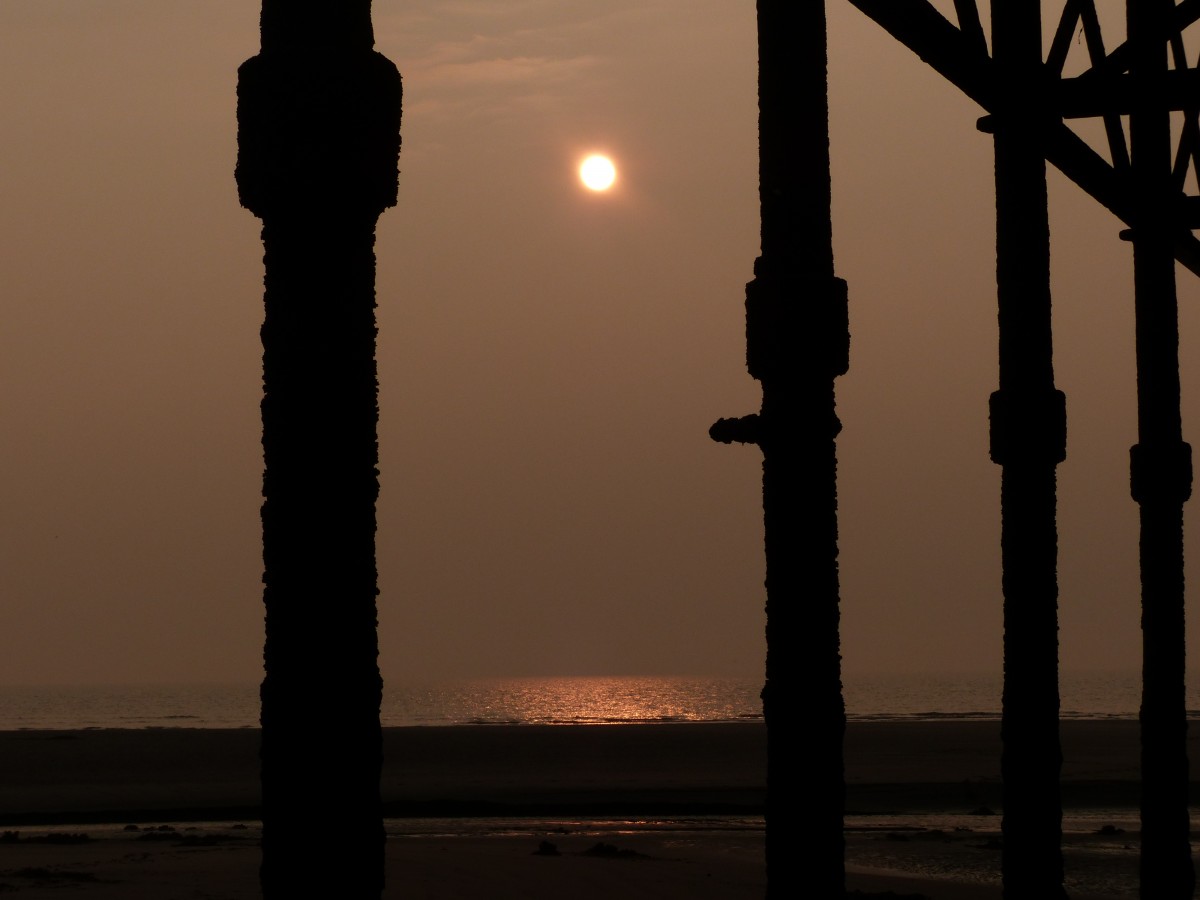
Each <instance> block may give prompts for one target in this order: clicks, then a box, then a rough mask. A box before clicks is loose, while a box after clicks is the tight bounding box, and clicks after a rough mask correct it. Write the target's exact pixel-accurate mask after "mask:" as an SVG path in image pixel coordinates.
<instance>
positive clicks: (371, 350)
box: [237, 0, 400, 900]
mask: <svg viewBox="0 0 1200 900" xmlns="http://www.w3.org/2000/svg"><path fill="white" fill-rule="evenodd" d="M370 12H371V10H370V0H264V2H263V9H262V20H261V25H262V50H261V52H260V53H259V55H258V56H255V57H253V58H252V59H250V60H247V61H246V63H244V64H243V65H242V67H241V69H240V70H239V73H238V164H237V183H238V190H239V196H240V198H241V201H242V204H243V205H244V206H246V207H247V208H248V209H249V210H250V211H251V212H253V213H254V214H255V215H256V216H258V217H259V218H260V219H262V223H263V230H262V236H263V246H264V249H265V258H264V261H265V265H266V279H265V287H266V291H265V307H266V314H265V319H264V322H263V327H262V341H263V387H264V396H263V401H262V418H263V456H264V460H265V464H266V471H265V476H264V479H263V496H264V502H263V507H262V524H263V561H264V566H265V571H264V575H263V582H264V586H265V587H264V595H263V596H264V603H265V606H266V646H265V671H266V674H265V678H264V680H263V684H262V734H263V737H262V753H261V756H262V791H263V861H262V870H261V876H262V887H263V896H264V897H265V898H268V900H275V898H288V900H292V898H295V897H300V896H318V897H347V898H349V897H362V898H366V897H373V898H378V897H379V895H380V892H381V890H382V888H383V842H384V833H383V822H382V817H381V812H380V800H379V773H380V762H381V740H380V727H379V706H380V694H381V689H382V682H381V679H380V675H379V666H378V660H377V657H378V643H377V638H376V605H375V598H376V594H377V593H378V591H377V588H376V582H377V579H376V568H375V501H376V497H377V495H378V492H379V483H378V471H377V468H376V466H377V464H378V450H377V444H376V424H377V420H378V406H377V393H378V382H377V378H376V370H375V332H376V328H375V255H374V241H375V222H376V220H377V218H378V217H379V215H380V213H381V212H382V211H383V210H384V209H385V208H387V207H389V206H392V205H394V204H395V202H396V179H397V156H398V153H399V148H400V143H399V126H400V77H399V74H398V73H397V71H396V68H395V66H393V65H392V64H391V63H390V62H389V61H388V60H387V59H385V58H384V57H383V56H381V55H379V54H378V53H376V52H375V51H374V50H373V49H372V48H373V45H374V38H373V34H372V29H371V15H370Z"/></svg>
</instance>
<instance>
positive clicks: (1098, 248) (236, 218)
mask: <svg viewBox="0 0 1200 900" xmlns="http://www.w3.org/2000/svg"><path fill="white" fill-rule="evenodd" d="M938 5H939V7H941V8H944V9H949V8H951V7H952V4H951V3H950V2H948V0H947V2H943V3H939V4H938ZM1044 5H1046V6H1047V7H1050V6H1051V5H1053V4H1051V3H1047V4H1044ZM830 6H831V12H830V40H831V48H830V56H831V60H830V79H831V95H832V96H831V103H832V113H831V128H832V152H833V170H834V171H833V178H834V183H833V189H834V207H835V209H834V239H835V253H836V265H837V270H838V273H839V275H841V276H842V277H844V278H845V279H847V281H848V282H849V285H850V301H851V307H850V309H851V312H850V315H851V333H852V345H851V367H850V372H849V374H848V375H846V376H844V377H843V378H841V379H839V381H838V404H839V413H840V415H841V418H842V421H843V424H844V430H843V431H842V434H841V436H840V438H839V440H838V448H839V449H838V453H839V490H840V504H841V534H842V540H841V564H842V586H843V590H842V596H843V603H842V608H843V654H844V657H845V668H846V671H847V673H849V674H854V673H863V672H887V671H906V670H911V671H929V672H953V671H960V670H973V671H998V670H999V665H1000V663H999V660H1000V647H1001V645H1000V621H1001V597H1000V572H999V539H998V538H999V500H998V494H999V483H1000V471H999V469H998V467H996V466H994V465H993V464H992V463H991V462H990V461H989V459H988V455H987V399H988V394H989V393H990V392H991V391H992V390H994V389H995V387H996V349H995V341H996V325H995V321H996V316H995V281H994V249H993V247H994V213H993V202H992V190H993V188H992V167H991V143H990V139H989V138H988V137H987V136H985V135H982V134H980V133H978V132H977V131H976V130H975V127H974V125H975V120H976V118H977V117H978V116H979V115H980V114H981V111H980V110H979V109H978V108H977V107H975V106H974V104H972V103H971V102H970V101H968V100H966V99H964V98H963V97H962V96H961V95H960V94H959V93H958V91H957V90H956V89H955V88H953V87H951V86H949V85H947V84H945V83H943V82H942V80H941V79H940V77H939V76H937V75H936V74H935V73H933V72H932V71H931V70H929V69H927V68H926V67H925V66H924V65H923V64H922V63H920V62H919V61H918V60H917V59H916V58H915V57H913V56H912V55H911V54H910V53H909V52H908V51H907V50H906V49H904V48H903V47H900V46H898V45H896V44H895V43H894V42H893V41H892V39H891V38H889V37H888V36H887V35H886V34H884V33H883V32H882V31H881V30H880V29H879V28H878V27H877V26H875V25H874V24H873V23H872V22H870V21H869V20H867V19H866V18H865V17H864V16H862V14H861V13H859V12H858V11H857V10H855V9H853V8H852V7H850V6H849V4H848V3H842V2H837V0H833V2H831V3H830ZM1101 6H1102V8H1103V10H1104V12H1105V13H1106V14H1107V13H1111V12H1113V11H1114V10H1115V11H1116V13H1117V15H1116V17H1115V18H1116V22H1115V23H1114V24H1115V25H1116V26H1119V25H1120V16H1119V5H1117V4H1111V3H1110V4H1101ZM1109 7H1112V9H1109ZM374 9H375V31H376V38H377V47H378V49H379V50H380V51H381V52H383V53H384V54H386V55H387V56H388V57H390V58H391V59H392V60H393V61H394V62H395V63H396V64H397V66H398V67H399V68H400V70H401V72H402V74H403V76H404V89H405V105H404V120H403V129H402V133H403V142H404V147H403V151H402V154H401V178H400V202H399V205H398V207H397V208H395V209H393V210H389V211H388V212H386V213H385V214H384V216H383V218H382V219H381V221H380V224H379V231H378V245H377V251H378V255H379V280H378V300H379V313H378V315H379V326H380V336H379V371H380V379H381V421H380V447H381V457H382V462H381V469H382V496H381V499H380V503H379V534H378V558H379V568H380V587H381V591H382V594H381V597H380V636H381V666H382V669H383V672H384V675H385V677H387V678H390V679H404V680H409V681H415V680H421V679H424V678H433V677H444V676H455V675H521V674H732V675H750V676H755V675H756V674H757V673H759V672H760V671H761V666H762V657H763V652H764V643H763V637H762V629H763V615H762V605H763V600H764V590H763V587H762V579H763V556H762V534H761V495H760V454H759V453H758V451H757V450H756V449H755V448H752V447H738V446H736V445H735V446H733V447H727V446H724V445H718V444H714V443H712V442H710V441H709V439H708V437H707V429H708V426H709V425H710V424H711V423H712V422H713V421H714V420H715V419H717V418H718V417H721V416H736V415H742V414H745V413H748V412H752V411H754V410H756V409H757V407H758V402H759V391H758V386H757V384H756V383H755V382H754V381H752V380H751V379H750V377H749V375H747V374H746V371H745V365H744V357H745V344H744V313H743V306H742V304H743V299H744V294H743V291H744V283H745V282H746V281H747V280H748V278H749V277H750V274H751V266H752V263H753V260H754V257H755V255H756V253H757V248H758V205H757V204H758V198H757V134H756V131H755V128H756V116H757V108H756V86H755V78H756V71H755V56H756V49H755V31H754V29H755V23H754V4H753V3H752V2H750V0H743V2H733V0H570V2H567V0H458V2H454V0H375V4H374ZM258 10H259V3H258V2H256V0H172V2H170V3H163V2H159V0H0V84H3V85H4V90H3V91H0V121H2V122H3V134H4V139H3V140H2V141H0V311H2V313H3V321H2V325H0V471H3V473H4V477H3V479H2V480H0V485H2V486H0V635H2V636H3V645H4V651H3V652H2V653H0V683H20V682H26V683H30V682H51V681H56V682H73V681H85V680H86V681H101V682H120V681H163V682H168V681H200V680H225V681H249V680H254V679H256V678H258V677H259V673H260V670H261V641H262V624H261V623H262V611H261V585H260V580H259V579H260V574H261V554H260V532H259V518H258V506H259V502H260V478H261V466H262V460H261V450H260V446H259V443H258V441H259V418H258V415H259V413H258V402H259V397H260V391H261V380H260V371H261V370H260V366H261V360H260V354H261V347H260V345H259V340H258V327H259V324H260V322H261V318H262V298H261V294H262V285H261V279H262V267H261V256H262V251H261V244H260V242H259V237H258V222H257V220H256V219H255V218H254V217H253V216H252V215H251V214H250V213H249V212H247V211H245V210H242V209H240V208H239V206H238V203H237V195H236V190H235V186H234V182H233V166H234V160H235V156H236V144H235V121H234V113H235V98H234V87H235V81H236V70H237V66H238V65H239V64H240V63H241V61H242V60H244V59H245V58H247V57H249V56H251V55H253V54H254V53H255V52H256V51H257V46H258V34H257V20H258ZM1119 36H1120V35H1119V33H1117V32H1114V33H1113V34H1112V35H1111V36H1110V38H1109V44H1110V46H1112V45H1115V44H1116V43H1117V39H1118V38H1119ZM1082 50H1083V48H1082V47H1079V48H1076V52H1082ZM1091 133H1092V132H1090V131H1089V132H1088V136H1090V135H1091ZM589 150H605V151H608V152H609V153H611V155H612V156H613V157H614V158H615V159H616V161H617V164H618V167H619V170H620V176H619V181H618V185H617V187H616V188H615V189H614V190H613V191H611V192H610V193H608V194H606V195H591V194H588V193H586V192H585V191H584V190H582V189H581V188H580V187H579V185H578V182H577V180H576V177H575V174H574V168H575V165H576V164H577V162H578V160H579V158H580V157H581V156H582V155H583V154H584V153H585V152H586V151H589ZM1051 218H1052V228H1053V230H1054V244H1053V271H1054V291H1055V294H1054V302H1055V325H1056V330H1057V331H1056V349H1057V360H1056V374H1057V381H1058V385H1059V387H1060V388H1062V389H1063V390H1064V391H1065V392H1066V394H1067V402H1068V419H1069V424H1068V433H1069V438H1068V458H1067V461H1066V462H1065V463H1064V464H1063V465H1061V466H1060V467H1059V484H1060V494H1059V496H1060V515H1059V528H1060V535H1061V561H1060V584H1061V593H1062V598H1061V607H1062V612H1061V622H1062V628H1061V641H1062V658H1063V663H1064V666H1065V667H1067V668H1071V669H1083V668H1114V667H1117V668H1120V667H1133V666H1136V665H1137V664H1138V661H1139V659H1140V632H1139V627H1138V619H1139V594H1138V575H1137V507H1136V505H1135V504H1134V503H1133V501H1132V500H1131V499H1130V498H1129V491H1128V447H1129V445H1130V444H1131V443H1133V442H1134V440H1135V409H1134V364H1133V335H1132V322H1133V319H1132V286H1131V264H1130V252H1129V247H1128V245H1127V244H1124V243H1122V242H1121V241H1119V240H1118V238H1117V231H1118V230H1119V227H1120V226H1119V224H1118V223H1117V221H1116V220H1115V219H1113V218H1112V217H1111V216H1110V215H1109V214H1108V213H1107V212H1105V211H1103V210H1102V209H1101V208H1100V207H1099V206H1097V205H1096V204H1094V203H1093V202H1092V201H1091V200H1090V199H1089V198H1087V197H1085V196H1083V195H1082V194H1081V193H1080V192H1079V191H1078V190H1077V189H1075V188H1074V186H1073V185H1071V184H1069V183H1067V182H1066V181H1065V179H1063V178H1062V177H1061V176H1059V175H1058V174H1057V173H1056V172H1053V171H1052V173H1051ZM1180 299H1181V316H1182V346H1183V379H1184V381H1183V390H1184V404H1185V406H1184V430H1185V437H1189V436H1190V437H1191V438H1192V439H1193V440H1195V439H1196V432H1195V428H1194V423H1195V421H1196V417H1197V414H1198V413H1200V409H1198V408H1197V404H1198V403H1200V369H1198V367H1197V365H1196V363H1195V362H1194V360H1195V359H1196V356H1195V354H1194V353H1192V352H1191V348H1192V347H1194V346H1195V342H1196V340H1197V338H1200V291H1197V285H1196V283H1195V279H1194V277H1193V276H1191V275H1190V274H1188V273H1186V272H1182V271H1181V273H1180ZM1192 508H1193V514H1194V508H1195V504H1194V503H1193V504H1192ZM1196 549H1197V547H1196V541H1195V539H1194V532H1193V533H1190V535H1189V538H1188V550H1189V554H1190V555H1191V558H1192V560H1193V561H1194V560H1195V558H1196V553H1195V551H1196ZM1191 572H1192V578H1193V581H1195V579H1196V578H1197V576H1196V574H1195V569H1194V567H1193V569H1192V570H1191ZM329 602H330V604H331V606H332V605H335V604H336V602H337V598H336V597H331V598H329ZM796 602H803V598H797V601H796ZM1195 619H1196V616H1195V615H1193V616H1192V620H1193V621H1195ZM1192 644H1193V646H1194V647H1195V646H1197V643H1196V640H1195V639H1194V638H1193V640H1192Z"/></svg>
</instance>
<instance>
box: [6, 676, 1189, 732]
mask: <svg viewBox="0 0 1200 900" xmlns="http://www.w3.org/2000/svg"><path fill="white" fill-rule="evenodd" d="M761 687H762V682H761V680H759V679H750V678H697V677H662V676H653V677H648V676H633V675H625V676H611V677H592V676H586V677H585V676H579V677H525V678H476V679H463V680H451V681H437V682H429V683H426V684H421V683H417V682H412V683H386V684H385V687H384V697H383V705H382V709H381V720H382V723H383V725H384V727H392V726H412V725H419V726H454V725H601V724H634V723H643V724H645V723H687V722H761V721H762V704H761V701H760V700H759V691H760V689H761ZM1140 690H1141V688H1140V680H1139V675H1138V673H1136V672H1077V673H1071V672H1067V673H1064V674H1063V676H1062V679H1061V684H1060V695H1061V708H1062V717H1063V718H1064V719H1136V718H1137V711H1138V704H1139V695H1140ZM1000 691H1001V679H1000V676H999V675H980V674H956V675H944V674H939V675H913V674H903V675H872V676H846V677H845V678H844V688H843V692H844V696H845V700H846V714H847V718H849V719H850V720H897V721H899V720H907V721H929V720H936V719H984V720H987V719H998V718H999V717H1000ZM798 703H799V704H800V705H801V706H803V698H798ZM1187 705H1188V709H1189V713H1188V715H1189V717H1194V718H1200V677H1198V676H1191V677H1190V678H1189V681H1188V685H1187ZM257 726H258V686H257V685H255V684H191V685H161V684H156V685H148V684H142V685H138V684H124V685H121V684H114V685H53V686H30V685H10V686H2V685H0V730H3V731H15V730H22V729H50V730H76V729H92V728H254V727H257Z"/></svg>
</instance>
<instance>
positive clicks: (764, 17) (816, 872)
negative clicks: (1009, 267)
mask: <svg viewBox="0 0 1200 900" xmlns="http://www.w3.org/2000/svg"><path fill="white" fill-rule="evenodd" d="M758 46H759V83H758V85H759V88H758V89H759V201H760V207H761V216H762V236H761V237H762V241H761V255H760V256H759V257H758V259H757V260H755V263H754V280H753V281H751V282H750V283H749V284H748V285H747V286H746V361H747V368H748V369H749V371H750V374H751V375H752V376H753V377H754V378H755V379H757V380H758V381H759V382H760V383H761V385H762V408H761V411H760V412H759V413H757V414H752V415H749V416H745V417H743V418H740V419H722V420H720V421H718V422H717V423H716V424H715V425H713V427H712V429H711V431H710V434H711V435H712V437H713V438H714V439H715V440H719V441H724V442H726V443H729V442H731V441H740V442H743V443H755V444H757V445H758V446H759V447H760V448H761V450H762V454H763V520H764V530H765V543H766V561H767V573H766V590H767V601H766V638H767V659H766V682H765V685H764V687H763V692H762V699H763V715H764V718H765V720H766V727H767V806H766V829H767V834H766V853H767V883H768V887H767V894H768V896H769V897H779V898H782V897H796V896H814V897H840V896H841V895H842V893H843V892H844V890H845V865H844V856H845V843H844V840H843V837H842V826H843V818H844V808H845V778H844V775H843V768H842V744H843V737H844V734H845V728H846V713H845V706H844V703H843V700H842V683H841V656H840V644H839V637H838V629H839V620H840V611H839V598H838V595H839V586H838V568H837V552H838V551H837V458H836V449H835V443H834V439H835V438H836V436H837V434H838V432H839V431H840V430H841V425H840V424H839V422H838V419H837V414H836V411H835V403H834V379H835V378H836V377H837V376H838V375H841V374H844V373H845V372H846V369H847V366H848V358H849V340H850V338H849V326H848V322H847V301H846V283H845V282H844V281H842V280H841V279H839V278H836V277H835V276H834V267H833V243H832V230H831V225H830V183H829V103H828V96H827V89H826V81H827V78H826V59H827V56H826V27H825V5H824V3H823V2H813V3H794V2H791V0H758ZM801 708H803V718H804V720H805V727H804V728H798V727H797V726H796V723H797V719H798V717H800V716H801V712H800V710H801ZM801 759H804V760H805V763H804V765H803V769H801V767H800V765H799V760H801ZM814 774H815V776H816V777H815V778H814V777H813V776H814ZM800 808H803V809H804V810H805V813H804V815H803V816H799V817H797V815H796V810H797V809H800ZM797 829H799V833H798V831H797ZM797 848H800V852H801V853H803V854H804V858H803V859H797V858H796V853H797Z"/></svg>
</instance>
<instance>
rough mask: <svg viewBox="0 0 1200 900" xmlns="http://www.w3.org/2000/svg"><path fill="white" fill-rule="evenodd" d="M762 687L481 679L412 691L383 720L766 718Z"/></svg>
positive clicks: (687, 681) (702, 681)
mask: <svg viewBox="0 0 1200 900" xmlns="http://www.w3.org/2000/svg"><path fill="white" fill-rule="evenodd" d="M759 688H760V685H759V684H758V682H755V681H750V680H744V679H742V680H739V679H713V678H662V677H636V676H625V677H608V678H605V677H584V676H578V677H559V678H504V679H477V680H472V681H462V682H449V683H443V684H438V685H433V686H430V687H428V688H423V689H410V690H409V691H407V692H406V695H407V696H397V697H394V698H392V700H393V704H390V705H389V706H390V708H389V709H386V710H385V714H384V718H385V719H387V718H392V717H396V718H403V719H407V720H409V721H416V722H418V723H420V722H422V720H424V723H425V724H430V725H433V724H481V725H606V724H634V723H655V722H664V723H665V722H728V721H756V720H759V721H761V719H762V710H761V703H760V701H759V699H758V691H759ZM409 704H411V706H410V705H409ZM405 707H407V708H405Z"/></svg>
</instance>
